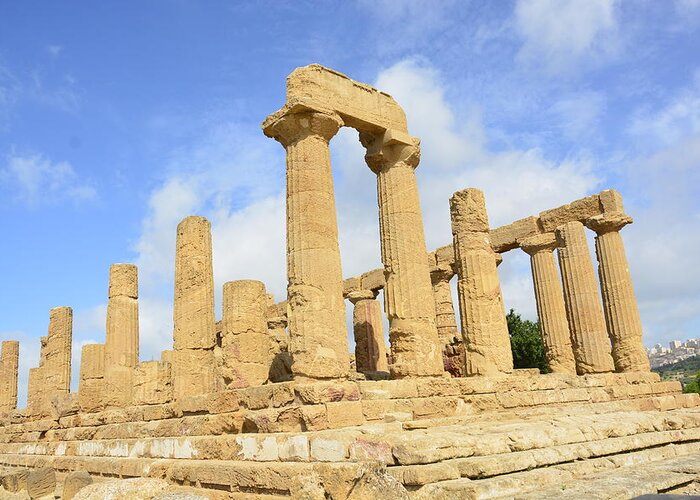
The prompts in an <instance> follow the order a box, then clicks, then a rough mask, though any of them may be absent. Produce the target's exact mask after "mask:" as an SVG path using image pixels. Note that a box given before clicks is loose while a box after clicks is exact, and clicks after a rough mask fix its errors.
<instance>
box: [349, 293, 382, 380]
mask: <svg viewBox="0 0 700 500" xmlns="http://www.w3.org/2000/svg"><path fill="white" fill-rule="evenodd" d="M376 297H377V294H376V293H375V292H373V291H372V290H357V291H354V292H350V293H349V294H348V300H349V301H350V302H352V303H353V306H354V308H353V312H352V326H353V332H354V334H355V366H356V370H357V371H358V372H360V373H367V372H388V371H389V364H388V361H387V358H386V344H385V343H384V324H383V322H382V312H381V308H380V306H379V302H377V300H376Z"/></svg>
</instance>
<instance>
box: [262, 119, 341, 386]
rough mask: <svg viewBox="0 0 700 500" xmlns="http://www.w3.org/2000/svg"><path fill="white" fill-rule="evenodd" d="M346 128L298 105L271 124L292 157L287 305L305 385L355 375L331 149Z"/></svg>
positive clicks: (268, 128)
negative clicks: (353, 372)
mask: <svg viewBox="0 0 700 500" xmlns="http://www.w3.org/2000/svg"><path fill="white" fill-rule="evenodd" d="M342 125H343V122H342V120H341V119H340V117H339V116H338V115H336V114H334V113H331V112H329V113H326V112H318V111H314V110H312V109H309V108H305V107H301V108H300V107H298V106H297V107H291V108H284V109H283V110H282V111H281V112H278V114H275V115H272V116H271V117H269V118H268V120H267V121H266V123H265V125H264V132H265V134H266V135H267V136H269V137H273V138H274V139H276V140H277V141H279V142H280V143H281V144H282V145H283V146H284V147H285V149H286V151H287V277H288V284H287V300H288V303H289V306H288V307H289V318H288V319H289V335H290V352H291V355H292V358H293V364H292V370H293V372H294V376H295V378H299V379H332V378H343V377H346V376H347V375H348V374H349V371H350V354H349V352H348V340H347V327H346V324H345V303H344V301H343V274H342V270H341V266H340V248H339V246H338V224H337V221H336V209H335V194H334V191H333V176H332V175H331V157H330V151H329V149H328V142H329V141H330V139H331V138H332V137H333V136H334V135H335V134H336V132H337V131H338V129H339V128H340V127H341V126H342Z"/></svg>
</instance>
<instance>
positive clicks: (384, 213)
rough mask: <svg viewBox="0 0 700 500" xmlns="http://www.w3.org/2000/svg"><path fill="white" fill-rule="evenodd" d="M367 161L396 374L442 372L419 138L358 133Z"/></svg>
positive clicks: (398, 375) (405, 375)
mask: <svg viewBox="0 0 700 500" xmlns="http://www.w3.org/2000/svg"><path fill="white" fill-rule="evenodd" d="M360 140H361V142H362V144H363V146H365V148H367V154H366V155H365V161H366V162H367V165H369V167H370V169H372V171H373V172H374V173H375V174H376V175H377V193H378V202H379V234H380V241H381V249H382V262H383V264H384V276H385V278H386V285H385V287H384V309H385V311H386V314H387V317H388V319H389V341H390V343H391V354H392V358H393V364H392V365H391V366H390V370H391V374H392V376H393V377H399V378H400V377H410V376H434V375H441V374H442V373H443V364H442V347H441V344H440V339H439V338H438V332H437V327H436V325H435V300H434V297H433V289H432V285H431V283H430V268H429V265H428V252H427V250H426V247H425V233H424V230H423V218H422V215H421V209H420V200H419V198H418V185H417V183H416V174H415V169H416V167H417V166H418V162H419V161H420V147H419V144H420V141H419V140H418V139H417V138H415V137H411V136H409V135H408V134H406V133H400V132H398V131H393V130H387V131H385V132H384V133H383V134H379V135H377V134H371V133H367V132H362V133H360Z"/></svg>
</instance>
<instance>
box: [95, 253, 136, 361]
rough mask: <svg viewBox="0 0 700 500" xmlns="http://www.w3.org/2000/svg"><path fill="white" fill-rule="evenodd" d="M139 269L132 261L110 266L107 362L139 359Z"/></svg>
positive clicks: (105, 354) (106, 344)
mask: <svg viewBox="0 0 700 500" xmlns="http://www.w3.org/2000/svg"><path fill="white" fill-rule="evenodd" d="M138 290H139V288H138V269H137V267H136V266H135V265H133V264H112V266H110V268H109V295H108V297H109V298H108V302H107V336H106V342H105V347H104V349H105V353H104V356H105V360H104V362H105V365H106V366H107V367H111V366H130V367H134V366H136V364H137V363H138V362H139V303H138V297H139V291H138Z"/></svg>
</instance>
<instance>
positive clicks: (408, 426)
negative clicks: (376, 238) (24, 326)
mask: <svg viewBox="0 0 700 500" xmlns="http://www.w3.org/2000/svg"><path fill="white" fill-rule="evenodd" d="M343 126H345V127H352V128H355V129H356V130H357V131H358V133H359V140H360V142H361V143H362V145H363V146H364V147H365V148H366V154H365V161H366V163H367V166H368V167H369V168H370V169H371V170H372V172H374V173H375V174H376V177H377V198H378V205H379V210H378V214H379V227H380V244H381V258H382V263H383V267H382V268H381V269H373V270H368V271H367V272H366V273H364V274H362V275H360V276H353V277H345V278H344V275H343V271H342V267H341V259H340V250H339V245H338V226H337V222H336V209H335V200H334V190H333V179H332V175H331V160H330V158H331V157H330V151H329V147H330V146H329V143H330V142H331V140H332V138H333V136H334V135H335V134H336V133H337V132H338V130H339V129H340V127H343ZM262 129H263V132H264V133H265V135H267V136H269V137H271V138H273V139H275V140H276V141H277V142H279V143H280V144H281V145H282V147H284V149H285V151H286V179H287V225H286V226H287V274H288V287H287V297H286V298H285V300H283V301H281V302H277V301H275V300H274V299H273V297H272V296H271V295H270V294H268V293H267V291H266V288H265V284H264V283H262V282H259V281H249V280H239V281H229V282H227V283H226V284H225V285H224V287H223V310H222V311H221V313H220V314H217V311H216V310H215V302H214V279H213V266H214V265H215V264H216V263H215V262H214V263H213V262H212V246H211V227H210V224H209V222H208V221H207V220H206V219H204V218H202V217H196V216H192V217H187V218H186V219H184V220H183V221H182V222H181V223H180V224H179V225H178V227H177V244H176V245H177V246H176V259H175V294H174V296H175V299H174V307H173V309H174V330H173V344H172V349H170V350H167V351H164V352H163V353H162V355H161V357H160V359H159V360H155V361H140V360H139V304H138V295H139V294H138V276H137V269H136V266H134V265H131V264H114V265H113V266H112V267H111V268H110V270H109V285H108V287H107V290H108V295H107V298H108V306H107V324H106V334H105V342H104V344H95V345H86V346H84V347H83V348H82V353H81V363H80V367H79V373H80V383H79V389H78V392H77V393H72V392H70V383H69V382H70V378H71V369H72V368H73V369H77V368H78V367H71V363H70V360H71V333H72V311H71V309H70V308H69V307H57V308H54V309H52V310H51V312H50V323H49V331H48V335H47V336H46V337H42V339H41V359H40V363H39V366H38V367H36V368H32V369H31V371H30V375H29V394H28V404H27V407H26V408H17V407H16V406H17V369H18V356H20V355H21V350H20V346H19V345H18V343H17V342H13V341H7V342H3V344H2V358H1V362H0V415H1V417H0V467H3V469H1V470H2V472H0V476H2V480H1V481H2V486H3V488H4V491H6V492H7V491H8V490H9V491H19V490H22V489H23V488H25V489H28V490H31V489H32V488H34V491H36V490H37V488H39V490H41V488H40V487H38V486H37V484H39V485H44V486H45V488H44V489H43V490H41V492H42V494H45V493H46V492H47V491H49V493H51V494H56V495H59V494H63V496H64V498H72V495H73V494H74V490H75V489H77V488H76V486H75V485H76V484H78V483H79V485H80V486H84V485H87V486H84V487H83V488H82V489H80V490H79V491H78V493H77V496H76V497H75V498H104V497H105V495H106V494H105V491H106V490H105V489H104V488H122V487H123V488H126V489H124V490H123V491H128V487H129V486H123V485H128V484H132V483H133V487H134V488H138V491H139V494H141V495H142V496H141V497H139V498H142V497H143V498H158V495H161V496H162V495H164V494H165V493H167V492H189V493H190V494H192V495H195V496H193V497H192V498H200V497H204V498H246V499H248V498H251V499H273V498H281V497H292V498H299V499H324V498H331V499H381V498H391V499H394V498H404V499H408V498H416V499H441V498H514V497H517V498H564V497H565V498H588V497H591V492H595V495H596V496H595V498H625V497H633V496H635V495H637V494H642V493H649V492H658V491H679V492H683V491H696V490H695V488H696V486H695V481H696V478H697V477H698V476H697V474H698V472H700V411H698V406H699V405H700V398H699V397H698V395H697V394H682V393H681V387H680V384H679V383H678V382H675V381H674V382H662V381H660V379H659V376H658V375H657V374H654V373H651V372H650V371H649V362H648V360H647V357H646V353H645V350H644V347H643V344H642V324H641V321H640V317H639V312H638V309H637V303H636V299H635V296H634V290H633V285H632V281H631V278H630V272H629V269H628V265H627V258H626V250H625V248H624V243H623V238H622V235H621V233H620V230H621V229H622V228H623V227H624V226H625V225H626V224H629V223H630V222H632V219H631V218H630V216H629V215H628V214H626V213H625V210H624V207H623V202H622V198H621V196H620V194H619V193H618V192H616V191H614V190H605V191H602V192H600V193H598V194H594V195H591V196H588V197H586V198H583V199H580V200H575V201H572V202H571V203H570V204H568V205H564V206H560V207H555V208H552V209H551V210H546V211H544V212H541V213H539V214H522V215H523V216H524V217H523V218H522V219H519V220H516V221H514V222H512V223H510V224H507V225H504V226H500V227H491V226H490V224H489V218H488V213H487V212H488V211H487V207H488V204H487V200H486V199H485V197H484V194H483V193H482V192H481V191H479V190H478V189H476V188H471V187H466V186H455V193H454V195H453V196H452V197H451V198H450V199H449V200H445V203H446V204H448V203H449V207H450V213H451V227H452V235H451V236H452V240H451V243H450V235H448V234H446V235H445V243H448V244H447V245H446V246H444V247H440V248H437V249H432V251H429V249H426V243H425V237H424V229H423V221H422V215H421V210H420V203H419V197H418V187H417V183H416V175H415V169H416V168H417V167H418V165H419V162H420V141H419V139H418V138H416V137H413V136H412V135H411V134H410V131H409V130H408V127H407V122H406V117H405V115H404V112H403V110H402V109H401V107H400V106H399V104H398V103H397V102H396V101H394V99H393V98H392V97H391V96H389V95H387V94H385V93H383V92H381V91H379V90H376V89H374V88H372V87H370V86H368V85H365V84H363V83H359V82H355V81H353V80H350V79H349V78H348V77H346V76H345V75H342V74H340V73H337V72H335V71H333V70H329V69H327V68H324V67H322V66H319V65H311V66H306V67H303V68H299V69H297V70H295V71H294V72H293V73H292V74H291V75H290V76H289V78H288V80H287V98H286V102H285V104H284V106H282V108H281V109H280V110H279V111H277V112H275V113H273V114H271V115H270V116H269V117H268V118H267V119H266V120H265V121H264V123H263V125H262ZM427 168H430V167H429V166H427ZM587 231H592V232H593V233H595V255H596V257H597V259H596V260H597V262H594V260H593V259H592V257H591V250H590V249H589V246H588V242H587V239H586V232H587ZM520 250H521V251H523V252H525V253H526V254H527V255H529V256H530V260H531V267H532V279H533V284H534V290H535V299H536V303H537V312H538V316H539V321H540V327H541V335H542V343H543V346H544V348H545V354H546V360H547V364H548V368H549V372H548V373H546V374H542V373H540V372H539V370H537V369H514V367H513V356H512V353H511V347H510V339H509V333H508V327H507V323H506V319H505V310H504V303H503V297H502V293H501V287H500V283H499V273H498V265H499V263H500V262H501V261H502V260H503V259H507V258H508V255H507V254H508V252H518V251H520ZM632 251H634V250H632ZM555 254H556V256H555ZM596 269H597V270H596ZM596 273H597V278H596ZM231 278H236V277H235V276H232V277H231ZM451 280H455V281H456V286H457V292H458V293H457V296H458V305H457V307H458V310H459V318H460V320H459V323H458V321H457V319H456V318H457V316H456V314H455V305H454V304H453V300H452V293H451V285H450V281H451ZM380 291H383V298H384V303H383V304H380V303H379V302H378V300H377V297H378V293H379V292H380ZM346 307H352V308H353V313H352V319H353V326H352V332H351V335H354V340H355V342H354V344H355V348H354V364H353V363H352V356H351V353H350V349H349V342H348V331H347V326H346V319H345V318H346ZM383 314H384V315H385V316H383ZM217 317H218V320H217ZM385 318H386V319H387V320H388V325H389V327H388V329H389V331H388V342H387V340H386V337H385V332H384V319H385ZM76 471H80V472H76ZM135 478H138V479H135ZM114 479H121V480H122V481H119V482H118V483H117V485H116V486H115V484H114V481H113V480H114ZM124 479H131V482H129V481H123V480H124ZM89 483H93V484H89ZM100 488H102V489H100ZM149 488H151V489H152V490H153V492H154V493H153V495H152V496H150V497H147V496H143V495H146V492H147V491H151V490H149ZM0 491H3V490H0ZM120 491H122V490H120ZM132 493H133V490H132ZM31 494H32V493H31V491H30V496H31ZM124 495H125V496H123V498H131V497H129V494H127V493H124ZM197 495H199V496H197Z"/></svg>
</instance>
